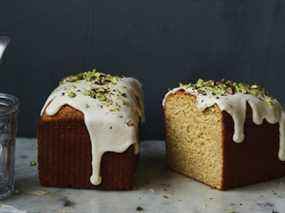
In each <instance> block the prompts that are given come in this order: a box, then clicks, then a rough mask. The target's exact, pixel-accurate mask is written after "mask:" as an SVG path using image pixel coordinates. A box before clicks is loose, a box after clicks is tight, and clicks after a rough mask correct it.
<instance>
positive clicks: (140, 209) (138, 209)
mask: <svg viewBox="0 0 285 213" xmlns="http://www.w3.org/2000/svg"><path fill="white" fill-rule="evenodd" d="M143 210H144V209H143V207H141V206H138V207H137V208H136V211H137V212H141V211H143Z"/></svg>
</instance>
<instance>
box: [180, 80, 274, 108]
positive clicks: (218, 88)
mask: <svg viewBox="0 0 285 213" xmlns="http://www.w3.org/2000/svg"><path fill="white" fill-rule="evenodd" d="M179 87H181V88H184V89H193V90H196V91H197V92H198V93H199V94H202V95H207V94H212V95H215V96H225V95H233V94H236V93H242V94H249V95H253V96H256V97H258V98H261V99H263V100H264V101H266V102H267V103H268V104H269V105H272V104H273V98H272V97H270V96H269V95H268V93H267V91H265V89H264V88H263V87H262V86H260V85H257V84H252V85H251V84H247V83H241V82H234V81H229V80H224V79H222V80H221V81H212V80H209V81H206V80H203V79H198V80H197V82H196V83H195V84H191V83H189V84H183V83H180V84H179Z"/></svg>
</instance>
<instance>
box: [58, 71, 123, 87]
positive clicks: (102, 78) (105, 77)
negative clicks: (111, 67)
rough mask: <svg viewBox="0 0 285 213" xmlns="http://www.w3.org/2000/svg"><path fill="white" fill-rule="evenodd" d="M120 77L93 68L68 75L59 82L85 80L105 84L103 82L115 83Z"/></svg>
mask: <svg viewBox="0 0 285 213" xmlns="http://www.w3.org/2000/svg"><path fill="white" fill-rule="evenodd" d="M120 78H121V77H119V76H112V75H110V74H105V73H101V72H98V71H97V70H96V69H93V70H91V71H87V72H83V73H79V74H76V75H71V76H68V77H66V78H64V79H63V80H62V82H61V83H64V82H77V81H81V80H86V81H89V82H93V83H96V84H98V85H105V84H116V83H117V82H118V81H119V79H120Z"/></svg>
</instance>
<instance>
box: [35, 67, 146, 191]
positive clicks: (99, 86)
mask: <svg viewBox="0 0 285 213" xmlns="http://www.w3.org/2000/svg"><path fill="white" fill-rule="evenodd" d="M143 116H144V110H143V99H142V90H141V85H140V83H139V82H138V81H137V80H135V79H133V78H125V77H118V76H111V75H108V74H104V73H100V72H97V71H96V70H92V71H89V72H85V73H80V74H77V75H72V76H69V77H67V78H65V79H63V81H61V82H60V85H59V86H58V87H57V88H56V89H55V90H54V91H53V92H52V93H51V95H50V96H49V98H48V99H47V101H46V103H45V105H44V107H43V109H42V112H41V118H40V121H39V123H38V134H37V137H38V163H39V179H40V183H41V184H42V185H43V186H53V187H72V188H100V189H108V190H129V189H132V187H133V184H134V175H135V169H136V164H137V159H138V153H139V135H138V134H139V123H140V121H141V120H142V119H143Z"/></svg>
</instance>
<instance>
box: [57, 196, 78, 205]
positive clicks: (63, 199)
mask: <svg viewBox="0 0 285 213" xmlns="http://www.w3.org/2000/svg"><path fill="white" fill-rule="evenodd" d="M59 201H60V202H61V203H62V206H63V207H73V206H75V202H74V201H72V200H70V199H69V198H67V197H63V198H60V199H59Z"/></svg>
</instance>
